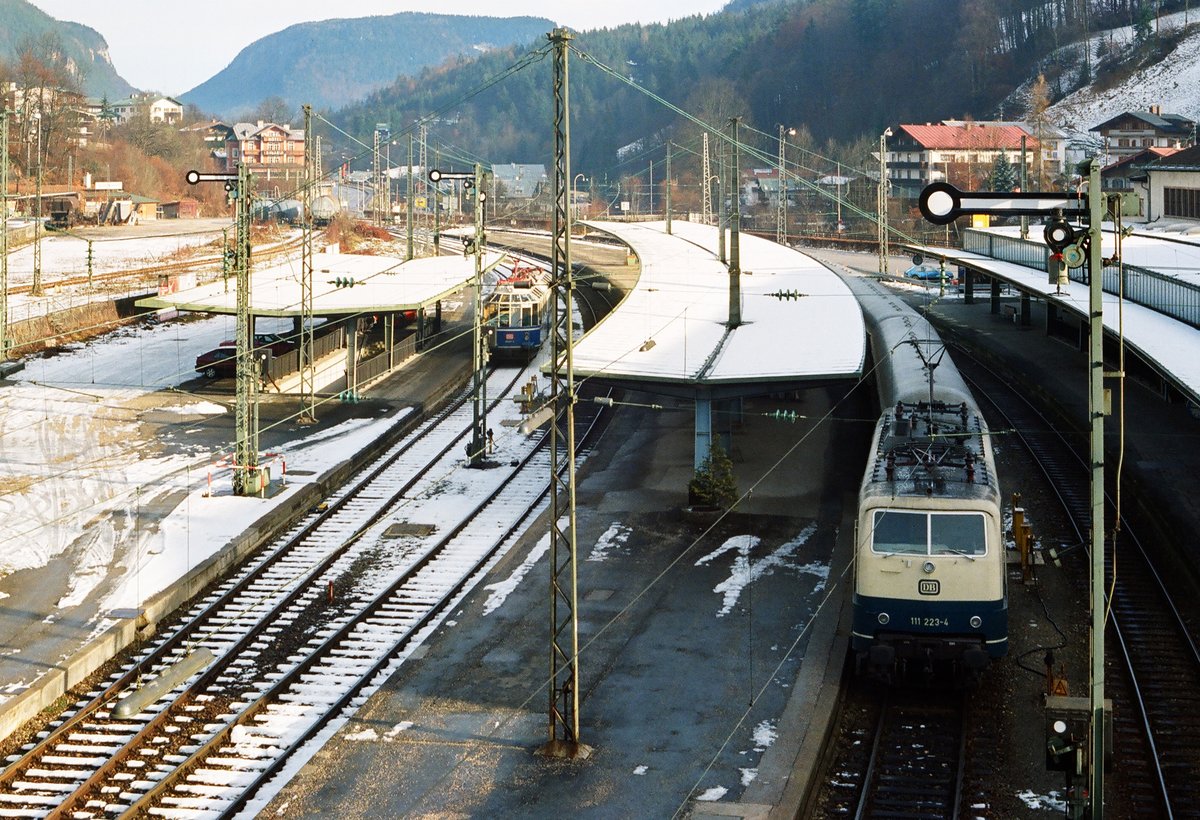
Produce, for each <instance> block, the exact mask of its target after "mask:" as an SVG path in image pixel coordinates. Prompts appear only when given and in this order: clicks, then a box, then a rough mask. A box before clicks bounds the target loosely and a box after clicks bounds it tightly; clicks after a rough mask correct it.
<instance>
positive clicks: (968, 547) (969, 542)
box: [929, 513, 987, 555]
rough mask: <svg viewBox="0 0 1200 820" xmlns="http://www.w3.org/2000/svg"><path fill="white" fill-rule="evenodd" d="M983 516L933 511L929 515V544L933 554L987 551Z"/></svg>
mask: <svg viewBox="0 0 1200 820" xmlns="http://www.w3.org/2000/svg"><path fill="white" fill-rule="evenodd" d="M986 533H987V530H986V528H985V527H984V522H983V516H982V515H977V514H974V513H972V514H969V515H962V514H959V515H951V514H947V513H933V514H931V515H930V516H929V546H930V550H929V551H930V553H932V554H933V555H960V554H966V555H983V554H984V553H985V552H987V537H986Z"/></svg>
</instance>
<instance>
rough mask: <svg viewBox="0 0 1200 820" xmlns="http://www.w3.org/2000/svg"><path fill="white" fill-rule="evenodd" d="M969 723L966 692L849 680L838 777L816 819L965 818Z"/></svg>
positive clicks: (836, 759) (835, 759) (835, 767)
mask: <svg viewBox="0 0 1200 820" xmlns="http://www.w3.org/2000/svg"><path fill="white" fill-rule="evenodd" d="M967 726H968V721H967V719H966V704H965V700H964V695H963V694H962V693H961V692H938V691H937V690H929V689H924V688H922V689H917V690H913V689H905V688H895V687H890V686H889V687H886V688H883V689H882V690H881V689H880V688H879V686H878V684H875V683H873V682H871V681H867V680H863V679H854V680H851V681H849V682H847V683H846V685H845V690H844V692H843V694H842V705H841V708H840V710H839V731H838V733H837V740H836V742H835V747H834V750H833V753H832V757H831V761H832V765H831V766H830V768H829V771H830V772H831V774H830V777H829V778H828V779H827V782H826V785H825V787H824V791H823V794H822V795H821V798H820V801H819V803H818V808H817V811H816V812H815V813H814V814H813V815H812V816H819V817H853V818H856V820H862V819H863V818H884V817H886V818H895V819H896V820H902V819H903V818H914V820H915V819H916V818H925V819H926V820H928V819H929V818H954V817H958V816H959V807H960V805H961V803H962V794H963V778H964V774H965V766H964V761H965V759H966V754H965V749H966V744H967Z"/></svg>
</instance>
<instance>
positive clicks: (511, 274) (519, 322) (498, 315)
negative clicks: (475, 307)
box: [483, 258, 552, 359]
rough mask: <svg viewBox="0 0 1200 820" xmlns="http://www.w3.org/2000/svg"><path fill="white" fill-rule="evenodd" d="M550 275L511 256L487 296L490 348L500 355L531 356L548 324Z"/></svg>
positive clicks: (543, 335) (486, 317) (542, 337)
mask: <svg viewBox="0 0 1200 820" xmlns="http://www.w3.org/2000/svg"><path fill="white" fill-rule="evenodd" d="M550 284H551V283H550V274H549V272H548V271H546V270H545V269H544V268H541V267H539V266H537V265H535V264H533V263H531V262H529V261H527V260H523V259H515V258H514V259H512V260H511V261H509V262H508V263H507V265H506V266H504V267H502V269H501V273H500V275H499V277H498V279H497V280H496V282H495V284H494V285H493V287H492V289H491V291H490V292H489V293H488V294H487V295H486V297H485V299H484V304H483V321H484V327H485V328H486V333H487V344H488V351H489V353H490V354H491V355H493V356H496V357H498V358H503V357H512V358H526V359H527V358H530V357H532V356H533V355H534V354H535V353H536V352H537V350H538V349H539V348H540V347H541V346H542V341H543V340H544V339H545V335H546V332H547V330H548V327H549V322H550V316H549V310H548V307H547V306H548V303H549V299H550V295H551V292H552V291H551V287H550Z"/></svg>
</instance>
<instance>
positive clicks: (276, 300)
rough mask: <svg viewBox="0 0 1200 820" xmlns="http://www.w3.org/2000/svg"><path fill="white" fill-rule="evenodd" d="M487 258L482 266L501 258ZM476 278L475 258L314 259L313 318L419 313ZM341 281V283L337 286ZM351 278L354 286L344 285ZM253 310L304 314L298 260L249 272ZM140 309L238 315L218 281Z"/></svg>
mask: <svg viewBox="0 0 1200 820" xmlns="http://www.w3.org/2000/svg"><path fill="white" fill-rule="evenodd" d="M499 257H500V255H499V254H487V255H485V257H484V264H485V265H490V264H492V263H493V262H495V261H496V260H497V259H499ZM474 275H475V261H474V259H473V258H471V257H465V258H464V257H462V256H438V257H430V258H427V259H412V260H409V261H407V262H406V261H404V260H403V259H397V258H395V257H390V256H360V255H357V254H348V253H347V254H343V253H318V254H314V255H313V315H314V316H336V315H347V314H355V313H374V312H377V311H401V310H416V309H418V308H421V307H425V306H427V305H430V304H433V303H434V302H436V301H438V300H439V299H444V298H446V297H447V296H449V295H451V294H453V293H455V292H457V291H459V290H461V289H462V288H463V287H465V286H466V285H468V284H469V283H470V282H471V280H472V279H473V277H474ZM338 280H342V283H341V284H339V282H338ZM348 280H353V281H354V284H353V285H349V286H347V285H346V284H345V283H346V282H347V281H348ZM250 301H251V312H252V313H254V314H255V315H257V316H299V315H301V312H302V311H301V290H300V259H299V258H298V257H297V258H294V259H289V260H287V261H285V262H282V263H277V264H272V265H269V266H263V267H261V268H258V267H256V268H254V269H253V270H252V271H251V299H250ZM137 305H138V307H147V308H176V309H178V310H190V311H197V312H204V313H237V289H236V288H235V287H233V285H232V283H231V284H230V285H229V286H228V287H226V284H225V283H224V282H221V281H218V282H213V283H211V284H208V285H202V286H201V287H198V288H190V289H188V290H181V291H179V292H177V293H170V294H163V295H159V296H152V297H149V298H146V299H139V300H138V302H137Z"/></svg>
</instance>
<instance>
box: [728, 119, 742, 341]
mask: <svg viewBox="0 0 1200 820" xmlns="http://www.w3.org/2000/svg"><path fill="white" fill-rule="evenodd" d="M740 121H741V118H740V117H732V118H731V119H730V120H729V129H730V140H731V145H732V151H733V163H732V167H731V168H730V172H729V178H730V185H729V191H730V196H731V199H732V203H731V207H732V208H733V213H732V214H730V217H729V329H730V330H732V329H734V328H735V327H738V326H739V325H741V323H742V254H741V250H740V246H741V237H740V234H741V230H742V196H741V193H742V192H741V184H740V182H741V180H740V179H739V175H738V123H739V122H740Z"/></svg>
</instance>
